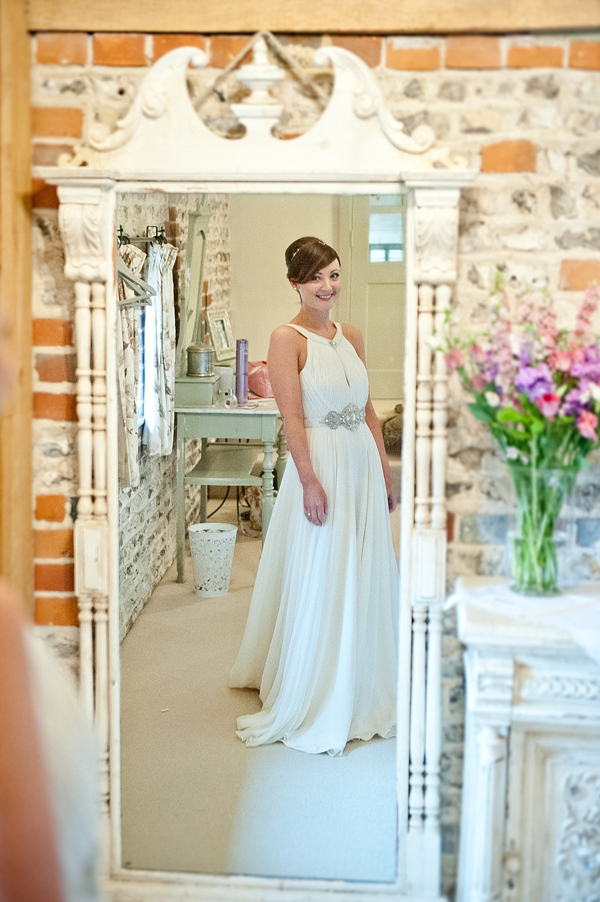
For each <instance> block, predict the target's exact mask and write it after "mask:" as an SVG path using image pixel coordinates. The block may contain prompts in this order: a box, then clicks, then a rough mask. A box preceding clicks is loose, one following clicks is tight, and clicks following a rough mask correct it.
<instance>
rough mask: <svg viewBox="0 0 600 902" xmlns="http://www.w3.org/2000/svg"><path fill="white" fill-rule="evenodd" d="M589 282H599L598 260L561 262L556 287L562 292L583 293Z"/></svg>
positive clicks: (599, 264) (599, 261) (599, 263)
mask: <svg viewBox="0 0 600 902" xmlns="http://www.w3.org/2000/svg"><path fill="white" fill-rule="evenodd" d="M590 282H600V260H563V261H562V263H561V265H560V276H559V280H558V287H559V288H562V289H563V290H564V291H584V290H585V289H586V288H587V287H588V285H589V284H590Z"/></svg>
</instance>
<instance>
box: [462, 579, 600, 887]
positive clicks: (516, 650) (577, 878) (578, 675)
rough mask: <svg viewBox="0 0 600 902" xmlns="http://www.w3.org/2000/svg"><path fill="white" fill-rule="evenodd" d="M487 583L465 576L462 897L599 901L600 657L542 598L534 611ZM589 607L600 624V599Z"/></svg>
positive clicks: (591, 589)
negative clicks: (498, 607) (511, 609)
mask: <svg viewBox="0 0 600 902" xmlns="http://www.w3.org/2000/svg"><path fill="white" fill-rule="evenodd" d="M485 583H486V580H484V579H483V578H471V579H468V580H463V581H462V582H461V584H460V585H459V589H458V593H457V594H458V596H459V599H460V601H459V608H458V632H459V637H460V639H461V641H462V642H463V644H464V645H465V646H466V653H465V663H466V708H467V714H466V736H465V759H464V784H463V805H462V819H461V837H460V857H459V880H458V891H457V900H458V902H501V900H502V902H598V900H600V664H599V663H598V662H597V661H595V660H593V659H592V658H591V657H589V656H588V655H587V654H586V653H585V652H584V651H583V650H582V649H581V647H580V646H579V645H577V644H575V643H574V642H573V641H572V639H571V638H570V637H569V633H568V632H567V631H563V630H560V629H557V628H556V627H550V626H548V625H546V623H545V622H544V617H543V615H540V613H539V610H538V614H537V616H536V617H535V619H532V620H528V619H523V617H521V616H515V617H509V616H506V615H505V614H504V615H499V614H498V613H496V612H494V611H492V610H491V609H490V605H489V603H488V608H487V609H486V608H485V607H481V606H480V605H479V600H480V597H481V588H482V585H483V584H485ZM487 586H488V588H491V590H492V593H493V590H494V586H498V587H501V583H500V582H499V581H494V580H487ZM586 588H587V589H588V592H587V594H588V597H589V596H590V595H591V596H592V597H593V595H594V594H595V593H596V592H598V593H599V594H600V586H598V584H588V586H587V587H586ZM504 591H505V589H504ZM470 595H471V599H472V601H469V596H470ZM473 599H474V601H475V603H473ZM488 602H489V592H488ZM524 603H525V604H526V603H527V600H524ZM583 607H586V605H584V606H583ZM581 608H582V606H581V605H579V606H577V605H576V604H575V605H574V607H573V611H575V610H576V609H577V614H578V615H580V614H581ZM588 614H589V625H590V630H594V629H595V630H599V628H600V623H599V615H598V607H597V606H594V605H592V606H589V605H588V606H587V611H586V616H588Z"/></svg>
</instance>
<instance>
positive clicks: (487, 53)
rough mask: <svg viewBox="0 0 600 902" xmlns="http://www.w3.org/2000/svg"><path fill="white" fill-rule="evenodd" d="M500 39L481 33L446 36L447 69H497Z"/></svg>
mask: <svg viewBox="0 0 600 902" xmlns="http://www.w3.org/2000/svg"><path fill="white" fill-rule="evenodd" d="M499 67H500V41H499V40H498V38H495V37H488V36H482V35H460V36H459V35H457V36H456V37H447V38H446V68H447V69H498V68H499Z"/></svg>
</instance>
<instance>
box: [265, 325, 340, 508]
mask: <svg viewBox="0 0 600 902" xmlns="http://www.w3.org/2000/svg"><path fill="white" fill-rule="evenodd" d="M302 341H303V339H301V338H300V336H299V335H298V333H297V332H296V330H295V329H290V328H288V327H286V326H279V328H277V329H275V331H274V332H273V334H272V335H271V341H270V344H269V355H268V364H267V365H268V368H269V380H270V382H271V387H272V388H273V394H274V396H275V400H276V401H277V406H278V407H279V411H280V413H281V415H282V417H283V421H284V425H285V439H286V442H287V446H288V448H289V451H290V454H291V455H292V457H293V458H294V463H295V464H296V469H297V470H298V476H299V477H300V482H301V483H302V487H303V489H304V513H305V515H306V517H307V519H308V520H310V522H311V523H315V524H317V525H319V526H320V525H321V524H322V523H324V522H325V518H326V516H327V495H326V494H325V490H324V488H323V486H322V485H321V483H320V482H319V480H318V479H317V477H316V474H315V471H314V469H313V465H312V461H311V459H310V452H309V450H308V440H307V438H306V428H305V426H304V410H303V408H302V388H301V385H300V354H301V351H302Z"/></svg>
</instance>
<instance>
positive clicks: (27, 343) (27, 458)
mask: <svg viewBox="0 0 600 902" xmlns="http://www.w3.org/2000/svg"><path fill="white" fill-rule="evenodd" d="M0 84H1V85H2V95H1V100H0V221H1V222H2V229H1V230H0V309H1V311H2V319H3V329H4V331H5V332H6V333H7V337H8V344H9V346H10V349H11V355H12V357H13V359H14V370H15V376H16V378H15V379H14V384H13V389H12V392H11V395H10V397H9V399H8V401H7V402H6V404H5V406H4V408H3V410H2V416H1V418H0V574H1V575H2V577H3V578H4V579H6V580H8V581H9V582H10V583H12V585H13V586H15V587H16V588H17V589H18V590H19V593H20V595H21V597H22V599H23V601H24V604H25V606H26V608H27V611H28V612H32V611H33V499H32V455H33V448H32V406H33V402H32V387H31V386H32V377H31V370H32V365H31V350H32V336H31V168H30V153H31V151H30V147H31V126H30V117H29V116H28V115H27V112H26V111H27V110H29V108H30V99H29V85H30V52H29V36H28V33H27V25H26V18H25V4H24V2H23V0H0ZM24 111H25V113H24Z"/></svg>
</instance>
